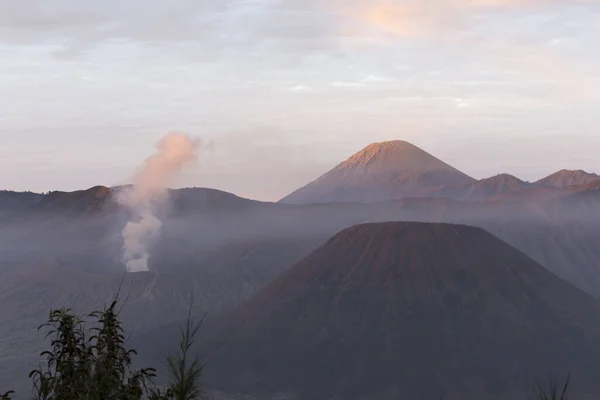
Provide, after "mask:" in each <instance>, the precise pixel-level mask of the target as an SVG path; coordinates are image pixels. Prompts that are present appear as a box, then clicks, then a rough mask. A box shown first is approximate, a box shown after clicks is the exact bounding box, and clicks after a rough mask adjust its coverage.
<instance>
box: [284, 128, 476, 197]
mask: <svg viewBox="0 0 600 400" xmlns="http://www.w3.org/2000/svg"><path fill="white" fill-rule="evenodd" d="M473 181H474V179H473V178H470V177H469V176H467V175H465V174H464V173H462V172H460V171H458V170H457V169H455V168H453V167H451V166H450V165H448V164H446V163H444V162H443V161H441V160H439V159H437V158H435V157H434V156H432V155H431V154H429V153H427V152H425V151H423V150H421V149H419V148H418V147H416V146H414V145H412V144H410V143H408V142H405V141H401V140H397V141H390V142H382V143H373V144H370V145H369V146H367V147H365V148H364V149H363V150H361V151H359V152H358V153H356V154H354V155H353V156H351V157H350V158H348V159H347V160H346V161H344V162H342V163H341V164H339V165H338V166H337V167H335V168H334V169H332V170H331V171H329V172H327V173H326V174H325V175H323V176H321V177H320V178H318V179H317V180H316V181H314V182H312V183H309V184H308V185H306V186H305V187H303V188H301V189H298V190H297V191H295V192H294V193H292V194H290V195H289V196H287V197H285V198H284V199H282V200H281V202H282V203H289V204H305V203H329V202H374V201H384V200H391V199H397V198H401V197H407V196H419V195H425V194H429V193H431V192H433V191H434V190H435V189H439V188H440V187H445V186H456V185H464V184H467V183H470V182H473Z"/></svg>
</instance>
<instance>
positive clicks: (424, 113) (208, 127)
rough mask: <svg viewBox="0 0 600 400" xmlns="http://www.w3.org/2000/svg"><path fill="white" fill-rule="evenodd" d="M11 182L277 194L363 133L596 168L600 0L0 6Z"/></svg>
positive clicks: (507, 160) (531, 163)
mask: <svg viewBox="0 0 600 400" xmlns="http://www.w3.org/2000/svg"><path fill="white" fill-rule="evenodd" d="M0 9H1V10H2V12H1V13H0V89H1V93H2V100H0V188H3V189H12V190H34V191H48V190H76V189H84V188H88V187H91V186H95V185H99V184H102V185H107V186H111V185H116V184H122V183H126V182H128V181H129V180H130V178H131V177H132V176H133V173H134V171H135V169H136V167H137V166H138V165H139V164H140V163H141V162H142V161H143V160H144V158H146V157H147V156H148V155H149V154H150V153H151V152H152V151H153V147H154V146H155V144H156V142H157V141H158V140H159V139H160V138H161V137H162V136H164V135H166V134H167V133H168V132H170V131H178V132H186V133H189V134H191V135H193V136H195V137H198V138H200V139H201V140H202V143H203V151H201V153H200V162H199V163H198V165H197V166H195V167H194V169H193V170H190V171H188V172H187V173H186V174H185V176H184V177H183V178H182V180H181V181H180V182H178V183H177V185H178V186H200V187H213V188H218V189H222V190H227V191H230V192H233V193H236V194H238V195H241V196H244V197H250V198H255V199H261V200H277V199H279V198H281V197H283V196H284V195H285V194H287V193H288V192H291V191H293V190H294V189H296V188H297V187H299V186H303V185H304V184H306V183H308V182H309V181H311V180H313V179H315V178H317V177H318V176H319V175H320V174H322V173H324V172H326V171H327V170H329V169H330V168H332V167H333V166H335V165H336V164H338V163H339V162H341V161H343V160H344V159H346V158H347V157H349V156H350V155H351V154H353V153H355V152H356V151H359V150H360V149H362V148H363V147H365V146H367V145H368V144H369V143H371V142H375V141H385V140H395V139H401V140H407V141H410V142H411V143H413V144H415V145H417V146H419V147H421V148H423V149H424V150H426V151H428V152H430V153H432V154H433V155H435V156H437V157H438V158H441V159H443V160H444V161H446V162H448V163H450V164H451V165H453V166H455V167H456V168H459V169H460V170H462V171H463V172H465V173H467V174H469V175H471V176H473V177H475V178H484V177H487V176H492V175H495V174H498V173H501V172H508V173H512V174H515V175H517V176H518V177H520V178H522V179H525V180H537V179H539V178H541V177H543V176H545V175H548V174H550V173H552V172H555V171H556V170H559V169H562V168H570V169H579V168H581V169H585V170H588V171H595V172H600V157H598V149H600V51H599V47H598V43H600V24H599V23H598V21H600V0H587V1H586V0H169V1H166V0H125V1H123V0H104V1H96V0H0Z"/></svg>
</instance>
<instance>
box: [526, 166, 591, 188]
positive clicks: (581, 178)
mask: <svg viewBox="0 0 600 400" xmlns="http://www.w3.org/2000/svg"><path fill="white" fill-rule="evenodd" d="M597 181H600V175H597V174H594V173H590V172H586V171H583V170H581V169H578V170H569V169H563V170H560V171H558V172H555V173H554V174H552V175H549V176H547V177H545V178H543V179H540V180H539V181H537V182H536V183H539V184H541V185H545V186H554V187H558V188H563V187H567V186H574V185H586V184H589V183H592V182H597Z"/></svg>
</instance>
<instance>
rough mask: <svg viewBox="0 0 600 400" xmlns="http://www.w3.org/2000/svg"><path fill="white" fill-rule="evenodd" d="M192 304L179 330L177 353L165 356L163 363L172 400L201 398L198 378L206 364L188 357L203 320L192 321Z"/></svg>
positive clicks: (201, 392)
mask: <svg viewBox="0 0 600 400" xmlns="http://www.w3.org/2000/svg"><path fill="white" fill-rule="evenodd" d="M192 304H193V298H192V300H191V301H190V308H189V311H188V317H187V321H186V324H185V326H184V327H182V328H180V342H179V353H178V354H175V355H173V354H169V355H167V357H166V358H165V361H164V363H165V365H166V367H167V371H168V373H169V375H170V384H169V389H168V395H169V396H170V398H172V399H174V400H196V399H200V398H202V396H203V391H202V386H201V384H200V378H201V377H202V372H203V370H204V366H205V365H206V364H203V363H201V362H200V359H199V358H198V356H197V355H194V356H191V355H190V352H191V349H192V346H193V345H194V342H195V338H196V334H197V333H198V330H199V329H200V326H201V325H202V321H203V320H200V321H198V322H195V321H194V319H193V318H192Z"/></svg>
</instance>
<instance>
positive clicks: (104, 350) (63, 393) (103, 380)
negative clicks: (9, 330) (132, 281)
mask: <svg viewBox="0 0 600 400" xmlns="http://www.w3.org/2000/svg"><path fill="white" fill-rule="evenodd" d="M116 304H117V302H116V301H114V302H113V303H112V304H111V305H110V307H108V308H106V309H105V310H104V311H102V312H94V313H92V314H90V315H89V316H88V317H90V318H92V319H93V320H95V321H96V325H97V326H94V327H92V328H91V329H90V331H89V333H88V332H86V329H85V324H84V321H83V320H82V319H81V318H80V317H78V316H77V315H75V314H74V313H73V311H72V310H70V309H60V310H54V311H52V312H51V313H50V316H49V319H48V322H47V323H45V324H43V325H42V326H40V329H42V328H49V331H48V333H47V334H46V336H47V337H52V342H51V345H50V346H51V348H50V350H47V351H44V352H42V353H41V355H42V356H43V357H45V358H46V361H47V365H46V367H45V368H43V367H40V368H39V369H36V370H33V371H32V372H31V373H30V374H29V376H30V378H31V379H32V380H33V385H34V389H33V393H34V398H35V399H36V400H63V399H86V400H87V399H89V400H96V399H98V400H100V399H115V400H138V399H142V398H143V396H144V395H146V397H150V396H152V391H151V390H150V386H151V385H152V379H153V378H154V377H155V376H156V374H155V370H154V369H153V368H147V369H141V370H137V371H134V370H133V369H132V368H131V363H132V356H134V355H135V354H136V352H135V350H128V349H127V348H126V347H125V336H124V331H123V327H122V323H121V321H119V318H118V313H117V312H116V309H115V308H116ZM88 334H89V337H88Z"/></svg>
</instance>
